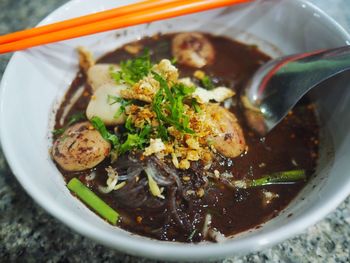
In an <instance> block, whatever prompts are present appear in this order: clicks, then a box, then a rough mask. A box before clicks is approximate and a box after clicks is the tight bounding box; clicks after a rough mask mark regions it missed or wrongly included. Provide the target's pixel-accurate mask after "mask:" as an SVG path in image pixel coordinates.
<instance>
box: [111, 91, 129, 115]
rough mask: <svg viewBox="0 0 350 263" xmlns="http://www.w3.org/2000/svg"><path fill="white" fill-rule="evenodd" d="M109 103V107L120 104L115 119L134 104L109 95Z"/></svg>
mask: <svg viewBox="0 0 350 263" xmlns="http://www.w3.org/2000/svg"><path fill="white" fill-rule="evenodd" d="M107 101H108V103H109V105H113V104H115V103H120V107H119V109H118V110H117V112H116V113H115V114H114V116H113V118H114V119H118V118H119V117H120V116H121V115H122V114H123V113H124V112H125V110H126V106H129V105H130V104H131V103H132V100H126V99H123V98H121V97H118V96H113V95H108V97H107Z"/></svg>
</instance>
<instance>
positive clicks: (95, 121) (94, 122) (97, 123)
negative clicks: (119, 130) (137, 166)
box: [90, 116, 120, 149]
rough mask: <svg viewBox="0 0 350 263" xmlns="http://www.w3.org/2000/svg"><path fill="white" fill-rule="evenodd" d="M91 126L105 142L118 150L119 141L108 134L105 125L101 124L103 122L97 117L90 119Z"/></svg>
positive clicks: (113, 135) (114, 136) (116, 137)
mask: <svg viewBox="0 0 350 263" xmlns="http://www.w3.org/2000/svg"><path fill="white" fill-rule="evenodd" d="M90 121H91V124H92V125H93V126H94V127H95V129H96V130H98V131H99V132H100V134H101V136H102V137H103V138H104V139H105V140H106V141H109V142H110V143H111V144H112V146H113V148H117V149H118V148H119V146H120V141H119V138H118V136H117V135H115V134H112V133H110V132H109V131H108V130H107V128H106V126H105V124H104V123H103V121H102V120H101V119H100V118H99V117H97V116H94V117H92V118H91V120H90Z"/></svg>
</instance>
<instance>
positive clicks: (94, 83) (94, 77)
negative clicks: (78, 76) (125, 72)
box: [86, 64, 120, 91]
mask: <svg viewBox="0 0 350 263" xmlns="http://www.w3.org/2000/svg"><path fill="white" fill-rule="evenodd" d="M118 70H120V67H119V66H118V65H116V64H96V65H93V66H91V67H90V68H89V69H88V70H87V71H86V74H87V81H88V83H89V84H90V86H91V87H92V89H93V90H94V91H96V90H97V89H98V88H99V87H101V86H103V85H105V84H115V80H114V79H113V78H112V76H111V71H113V72H116V71H118Z"/></svg>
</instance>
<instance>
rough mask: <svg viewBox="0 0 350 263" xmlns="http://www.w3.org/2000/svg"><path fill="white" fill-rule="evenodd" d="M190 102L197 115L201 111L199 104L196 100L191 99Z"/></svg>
mask: <svg viewBox="0 0 350 263" xmlns="http://www.w3.org/2000/svg"><path fill="white" fill-rule="evenodd" d="M191 102H192V107H193V108H194V111H195V112H196V113H199V112H201V111H202V109H201V107H200V106H199V104H198V102H197V100H196V99H192V101H191Z"/></svg>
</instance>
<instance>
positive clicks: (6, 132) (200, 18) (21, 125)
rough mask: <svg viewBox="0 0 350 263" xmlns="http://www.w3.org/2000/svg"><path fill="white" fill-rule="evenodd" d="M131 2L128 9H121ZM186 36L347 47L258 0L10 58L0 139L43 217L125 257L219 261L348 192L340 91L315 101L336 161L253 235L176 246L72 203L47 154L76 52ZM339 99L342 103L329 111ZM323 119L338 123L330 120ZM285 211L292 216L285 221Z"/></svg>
mask: <svg viewBox="0 0 350 263" xmlns="http://www.w3.org/2000/svg"><path fill="white" fill-rule="evenodd" d="M131 2H135V1H131V0H130V1H124V2H123V3H124V4H128V3H131ZM120 4H121V3H120V1H118V0H90V1H84V0H73V1H71V2H69V3H68V4H66V5H64V6H62V7H61V8H59V9H58V10H57V11H55V12H54V13H52V14H51V15H50V16H48V17H47V18H46V19H45V20H44V21H43V22H42V23H50V22H53V21H57V20H62V19H66V18H69V17H74V16H79V15H82V14H86V13H91V12H96V11H101V10H104V9H110V8H113V7H115V6H119V5H120ZM184 30H187V31H190V30H200V31H206V32H211V33H213V34H220V35H222V34H224V35H228V36H230V37H232V38H236V39H239V40H241V41H244V42H248V43H258V45H259V47H260V48H262V49H263V50H264V51H266V52H267V53H269V54H271V55H277V54H290V53H295V52H303V51H308V50H313V49H319V48H328V47H335V46H341V45H345V44H348V43H349V42H348V41H349V36H348V35H347V33H346V32H345V31H344V30H343V29H341V28H340V27H339V26H338V25H337V24H336V23H335V22H334V21H333V20H331V19H329V18H328V17H327V16H326V15H325V14H324V13H323V12H321V11H320V10H318V9H316V8H315V7H313V6H312V5H310V4H307V3H305V2H302V1H294V0H290V1H273V0H265V1H261V2H259V3H258V4H257V5H241V6H237V7H232V8H227V9H220V10H215V11H209V12H205V13H202V14H196V15H191V16H186V17H182V18H176V19H171V20H167V21H163V22H155V23H152V24H150V25H141V26H136V27H132V28H129V29H127V32H128V34H127V35H126V36H125V37H118V38H116V37H115V35H116V32H107V33H101V34H98V35H94V36H88V37H83V38H79V39H75V40H70V41H65V42H61V43H57V44H52V45H47V46H43V47H38V48H33V49H31V50H28V51H24V52H18V53H16V54H15V55H14V56H13V58H12V59H11V61H10V63H9V65H8V67H7V69H6V72H5V74H4V77H3V80H2V83H1V90H0V92H1V93H0V123H1V125H0V136H1V137H0V138H1V142H2V146H3V150H4V153H5V155H6V157H7V160H8V162H9V164H10V166H11V168H12V170H13V172H14V174H15V175H16V177H17V179H18V180H19V182H20V183H21V184H22V186H23V187H24V189H25V190H26V191H27V192H28V193H29V194H30V195H31V196H32V197H33V198H34V199H35V201H36V202H37V203H39V204H40V205H41V206H42V207H44V208H45V209H46V210H47V211H48V212H50V213H51V214H52V215H54V216H55V217H57V218H58V219H60V220H61V221H62V222H64V223H66V224H67V225H68V226H69V227H71V228H73V229H75V230H76V231H78V232H79V233H81V234H83V235H86V236H88V237H90V238H93V239H95V240H98V241H99V242H101V243H103V244H105V245H107V246H110V247H113V248H116V249H118V250H120V251H123V252H126V253H130V254H134V255H141V256H147V257H153V258H163V259H174V260H175V259H177V260H186V259H187V260H198V259H209V258H222V257H225V256H228V255H233V254H238V253H246V252H248V251H252V250H258V249H261V248H263V247H266V246H269V245H271V244H274V243H277V242H279V241H281V240H283V239H285V238H287V237H290V236H292V235H294V234H296V233H298V232H300V231H301V230H303V229H304V228H306V227H307V226H309V225H311V224H314V223H315V222H316V221H317V220H319V219H321V218H322V217H323V216H325V215H326V214H327V213H329V212H330V211H331V210H332V209H334V208H335V207H336V206H337V205H338V204H339V203H340V202H341V201H342V200H343V199H344V198H345V197H346V196H347V195H348V194H349V192H350V190H349V189H350V179H349V178H350V177H349V174H348V173H349V171H350V162H349V161H348V160H347V159H348V156H349V152H350V137H349V135H348V134H347V133H348V131H349V130H350V123H349V118H347V117H346V111H350V109H349V105H350V92H347V93H344V94H343V95H344V96H342V97H341V100H339V98H337V97H336V95H337V94H334V93H331V94H329V96H327V98H326V99H323V100H320V99H318V98H317V94H316V100H317V101H318V103H319V108H320V114H321V115H322V114H323V116H321V119H325V122H324V125H325V127H328V128H327V129H325V130H327V131H329V133H330V136H331V137H332V139H333V141H334V147H335V156H334V158H330V157H329V156H328V155H327V156H326V155H325V154H323V155H322V158H323V160H324V162H323V166H322V167H321V168H319V169H318V170H319V174H318V176H317V178H315V179H314V180H317V181H318V183H317V186H316V187H315V188H312V186H313V184H314V182H310V183H309V184H308V186H307V187H306V188H305V189H304V190H303V191H302V193H300V194H299V195H298V198H296V200H294V201H293V202H292V204H291V205H290V206H289V207H288V208H287V209H286V211H285V212H284V213H282V214H281V215H280V216H278V217H277V218H275V219H273V220H271V221H269V222H267V223H266V224H264V226H263V227H262V228H261V229H259V230H254V231H248V232H246V233H243V234H241V235H239V236H237V237H236V238H234V239H232V240H228V241H227V242H225V243H222V244H212V243H201V244H196V245H195V244H179V243H172V242H160V241H156V240H150V239H148V238H144V237H140V236H136V235H133V234H130V233H128V232H126V231H124V230H121V229H119V228H116V227H112V226H110V225H109V224H107V223H105V222H104V221H103V220H101V219H100V218H99V217H98V216H96V215H95V214H94V213H92V212H91V211H90V210H89V209H87V208H86V207H85V206H84V205H83V204H82V203H81V202H80V201H78V200H77V199H75V198H73V197H72V196H71V194H70V193H69V191H68V190H67V188H66V186H65V183H64V180H63V178H62V175H61V174H60V173H59V171H58V170H57V168H56V166H55V165H54V164H53V163H52V161H51V159H50V156H49V151H48V149H49V146H50V140H49V137H50V135H49V130H50V129H51V128H52V120H53V119H52V117H53V110H54V109H55V108H56V107H57V105H58V103H59V99H60V98H61V97H62V96H63V95H64V92H65V91H66V89H67V88H68V86H69V85H70V83H71V81H72V79H73V78H74V76H75V74H76V72H77V56H76V54H75V51H74V49H75V47H76V46H78V45H84V46H87V47H89V48H90V49H92V50H93V51H94V52H95V54H96V55H97V56H99V55H101V54H103V53H105V52H107V51H110V50H113V49H115V48H116V47H118V46H120V45H121V44H123V43H126V42H129V41H132V40H135V39H139V38H142V37H143V36H146V35H152V34H154V33H157V32H159V31H160V32H169V31H184ZM120 31H123V30H120ZM242 31H243V32H242ZM118 32H119V31H118ZM271 44H272V45H271ZM275 47H279V48H278V49H276V48H275ZM339 81H341V80H339ZM341 84H343V83H341ZM338 86H341V85H338ZM339 92H344V90H340V91H339ZM338 95H339V94H338ZM337 100H338V102H340V103H335V102H337ZM331 110H332V111H331ZM335 113H337V115H334V114H335ZM327 114H328V115H329V114H333V115H334V116H336V117H333V118H332V119H330V121H328V120H329V119H328V118H327V116H328V115H327ZM289 213H292V214H293V216H292V217H288V216H287V215H288V214H289Z"/></svg>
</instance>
